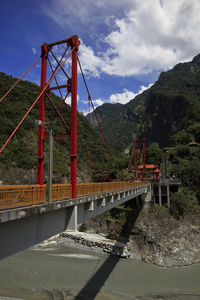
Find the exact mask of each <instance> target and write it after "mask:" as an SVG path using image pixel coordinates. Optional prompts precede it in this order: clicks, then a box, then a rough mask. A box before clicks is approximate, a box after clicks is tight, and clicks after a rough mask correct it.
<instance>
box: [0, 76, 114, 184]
mask: <svg viewBox="0 0 200 300" xmlns="http://www.w3.org/2000/svg"><path fill="white" fill-rule="evenodd" d="M16 80H17V78H14V77H12V76H9V75H6V74H5V73H2V72H0V98H1V97H2V96H3V95H4V94H5V93H6V92H7V90H9V89H10V87H11V86H12V85H13V84H14V83H15V82H16ZM39 93H40V87H39V86H37V85H36V84H34V83H32V82H29V81H21V82H20V83H19V84H18V85H17V86H16V87H15V88H14V89H13V91H12V92H11V93H10V94H9V95H8V96H7V97H6V98H5V99H4V100H3V101H2V102H1V103H0V116H1V118H0V148H1V147H2V146H3V145H4V143H5V142H6V140H7V139H8V137H9V136H10V134H11V133H12V132H13V130H14V129H15V127H16V126H17V124H18V123H19V121H20V120H21V119H22V117H23V116H24V114H25V113H26V112H27V110H28V109H29V108H30V106H31V105H32V103H33V102H34V100H35V99H36V98H37V96H38V95H39ZM50 95H51V98H52V99H53V101H54V103H55V105H56V107H57V108H58V107H59V106H60V104H61V99H60V98H59V97H58V96H56V95H55V94H53V93H51V94H50ZM45 110H46V120H45V121H46V122H47V124H46V125H45V126H46V130H48V122H49V121H50V120H52V119H53V118H54V116H55V110H54V109H53V108H52V106H51V104H50V102H49V101H48V99H46V108H45ZM63 116H64V119H65V121H66V123H67V124H68V126H69V127H70V106H68V105H65V106H64V109H63ZM38 118H39V103H37V104H36V105H35V107H34V108H33V110H32V111H31V112H30V114H29V115H28V116H27V118H26V119H25V121H24V122H23V123H22V125H21V126H20V128H19V130H18V131H17V132H16V134H15V135H14V137H13V138H12V139H11V141H10V142H9V144H8V145H7V146H6V148H5V150H4V151H3V152H2V154H1V155H0V181H2V182H3V183H12V184H13V183H35V182H36V168H37V135H38V128H37V126H36V124H35V121H36V120H38ZM77 123H78V125H77V126H78V146H77V149H78V176H79V179H78V180H79V181H87V179H89V178H88V176H89V172H88V171H87V170H88V165H89V163H88V151H89V123H88V120H87V119H86V118H85V117H84V116H83V115H82V114H80V113H78V122H77ZM53 135H54V136H55V137H58V136H60V135H66V130H65V128H64V127H63V125H62V122H61V121H60V119H59V118H57V119H56V122H55V123H53ZM90 140H91V168H92V171H93V176H94V175H95V176H96V177H97V175H98V173H100V168H101V166H98V164H99V165H100V163H98V162H101V160H102V162H103V167H102V168H104V169H103V170H104V175H106V176H108V170H109V169H110V168H114V166H113V165H110V163H109V154H108V151H107V149H106V146H105V143H101V141H100V138H99V135H98V134H97V133H96V132H94V131H93V130H92V129H91V132H90ZM44 144H45V153H44V156H45V174H47V167H48V166H47V161H48V158H47V157H48V139H45V140H44ZM101 147H102V148H101ZM101 149H102V150H101ZM101 153H102V158H101ZM114 161H115V155H114V154H113V164H114ZM96 168H98V170H99V171H96ZM53 169H54V177H59V176H60V174H61V172H62V176H64V177H65V178H67V181H68V182H69V180H70V179H69V177H70V138H64V139H61V138H55V139H54V168H53ZM29 171H31V172H29ZM22 173H23V176H21V174H22ZM27 177H29V179H27ZM96 180H98V178H96Z"/></svg>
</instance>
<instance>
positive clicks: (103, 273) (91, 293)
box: [75, 205, 142, 300]
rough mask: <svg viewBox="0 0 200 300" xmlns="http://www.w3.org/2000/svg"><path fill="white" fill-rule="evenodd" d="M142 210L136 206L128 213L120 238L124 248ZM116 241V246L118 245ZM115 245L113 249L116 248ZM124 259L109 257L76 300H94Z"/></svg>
mask: <svg viewBox="0 0 200 300" xmlns="http://www.w3.org/2000/svg"><path fill="white" fill-rule="evenodd" d="M141 209H142V206H139V205H134V207H132V209H131V211H128V213H127V215H126V221H125V223H124V224H123V227H122V230H121V232H120V234H119V238H120V237H123V243H124V247H125V246H126V244H127V243H128V242H129V238H130V235H131V231H132V228H133V226H134V224H135V222H136V220H137V217H138V215H139V213H140V211H141ZM117 243H118V241H116V243H115V245H117ZM115 245H114V246H113V247H115ZM122 252H123V251H122ZM120 259H122V258H120V257H118V256H115V255H112V254H111V255H109V256H108V258H107V259H106V260H105V262H104V263H103V264H102V265H101V266H100V267H99V269H98V270H97V271H96V273H95V274H94V275H93V276H92V277H91V278H90V279H89V281H88V282H87V283H86V285H85V286H84V287H83V288H82V289H81V291H80V292H79V293H78V295H77V296H76V297H75V300H88V299H90V300H93V299H95V297H96V296H97V294H98V293H99V292H100V290H101V288H102V287H103V286H104V284H105V282H106V280H107V279H108V277H109V276H110V274H111V273H112V271H113V270H114V268H115V267H116V265H117V264H118V262H119V260H120Z"/></svg>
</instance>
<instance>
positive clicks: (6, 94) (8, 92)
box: [0, 56, 41, 103]
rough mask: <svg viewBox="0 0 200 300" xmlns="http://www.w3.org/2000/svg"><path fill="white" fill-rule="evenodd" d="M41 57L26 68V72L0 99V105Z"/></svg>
mask: <svg viewBox="0 0 200 300" xmlns="http://www.w3.org/2000/svg"><path fill="white" fill-rule="evenodd" d="M40 58H41V56H40V57H38V58H37V59H36V61H35V62H34V63H33V64H32V65H31V66H30V68H28V70H27V71H26V72H25V73H24V74H23V75H22V76H21V77H20V78H19V79H18V80H17V81H16V82H15V83H14V84H13V86H12V87H11V88H10V89H9V90H8V91H7V92H6V93H5V95H4V96H3V97H2V98H1V99H0V103H1V102H2V101H3V99H4V98H5V97H6V96H8V94H10V92H11V91H12V90H13V89H14V88H15V87H16V85H17V84H18V83H19V82H20V81H21V80H22V78H24V76H25V75H26V74H27V73H28V72H29V71H30V70H31V69H32V68H33V67H34V65H35V64H36V63H37V62H38V61H39V60H40Z"/></svg>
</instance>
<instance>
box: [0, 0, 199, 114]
mask: <svg viewBox="0 0 200 300" xmlns="http://www.w3.org/2000/svg"><path fill="white" fill-rule="evenodd" d="M199 24H200V2H199V0H193V1H188V0H145V1H141V0H123V1H122V0H40V1H39V0H1V1H0V36H1V50H0V54H1V55H0V71H2V72H5V73H7V74H10V75H13V76H16V77H20V76H21V75H22V74H23V72H24V71H25V70H26V69H27V68H28V67H29V66H30V65H31V64H32V63H33V62H34V60H35V59H36V58H37V57H38V56H39V55H40V45H41V44H42V43H44V42H47V43H50V42H54V41H58V40H62V39H65V38H68V37H69V36H71V35H74V34H77V35H78V36H79V37H80V39H81V46H80V50H79V57H80V60H81V63H82V66H83V69H84V70H85V74H86V78H87V82H88V86H89V89H90V92H91V96H92V99H93V100H94V103H95V105H96V106H97V105H100V104H103V103H105V102H109V103H116V102H120V103H127V102H128V101H129V100H131V99H133V98H134V97H135V95H137V94H138V93H139V92H141V91H143V90H144V89H145V88H147V87H149V86H150V85H151V84H153V83H154V82H155V81H156V80H157V78H158V76H159V73H160V72H161V71H165V70H168V69H169V68H171V67H173V66H174V65H175V64H177V63H179V62H184V61H189V60H191V59H192V57H194V56H195V55H197V54H198V53H199V52H200V30H199V26H200V25H199ZM57 55H59V49H58V50H57ZM25 79H27V80H30V81H33V82H36V83H39V82H40V64H38V65H37V66H36V67H35V68H34V69H33V71H32V72H31V73H30V74H29V75H28V76H26V77H25ZM78 96H79V97H78V99H79V100H78V108H79V110H82V111H84V112H87V104H86V101H87V96H86V93H85V92H84V88H83V84H82V81H81V78H80V76H79V81H78ZM33 100H34V99H33Z"/></svg>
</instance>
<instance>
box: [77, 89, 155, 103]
mask: <svg viewBox="0 0 200 300" xmlns="http://www.w3.org/2000/svg"><path fill="white" fill-rule="evenodd" d="M152 85H153V84H149V85H148V86H144V85H142V86H140V89H139V90H138V92H136V93H134V92H132V91H129V90H127V89H123V92H122V93H116V94H112V95H110V97H109V99H108V100H105V99H95V100H93V101H92V102H93V104H94V107H95V108H96V107H97V106H100V105H103V104H104V103H112V104H114V103H121V104H126V103H128V102H129V101H130V100H132V99H134V98H135V97H136V96H137V95H139V94H141V93H143V92H144V91H145V90H147V89H149V88H150V87H151V86H152ZM82 102H83V103H85V102H84V101H82Z"/></svg>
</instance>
